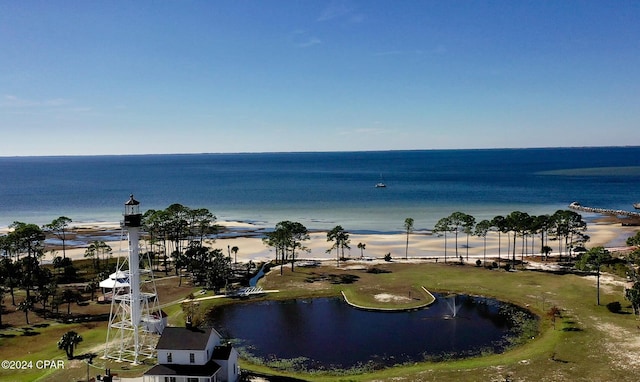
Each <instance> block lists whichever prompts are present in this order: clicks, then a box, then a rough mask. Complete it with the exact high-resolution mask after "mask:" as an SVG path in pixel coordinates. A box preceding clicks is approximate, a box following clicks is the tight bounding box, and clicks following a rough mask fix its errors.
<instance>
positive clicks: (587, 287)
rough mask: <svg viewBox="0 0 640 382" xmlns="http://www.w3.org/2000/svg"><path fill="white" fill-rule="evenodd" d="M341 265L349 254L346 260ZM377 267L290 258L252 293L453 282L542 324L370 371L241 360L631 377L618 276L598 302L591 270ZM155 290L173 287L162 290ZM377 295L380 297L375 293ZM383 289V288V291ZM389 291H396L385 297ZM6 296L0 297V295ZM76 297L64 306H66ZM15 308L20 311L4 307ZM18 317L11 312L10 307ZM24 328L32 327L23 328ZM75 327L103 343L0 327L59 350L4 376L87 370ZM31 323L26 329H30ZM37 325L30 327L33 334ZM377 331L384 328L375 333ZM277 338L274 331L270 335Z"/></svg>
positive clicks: (396, 371) (415, 372)
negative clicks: (483, 344)
mask: <svg viewBox="0 0 640 382" xmlns="http://www.w3.org/2000/svg"><path fill="white" fill-rule="evenodd" d="M346 264H347V265H348V264H349V263H346ZM375 267H376V268H377V269H376V271H375V272H367V271H366V270H365V269H355V268H352V269H348V268H349V267H345V268H341V269H337V268H335V267H334V266H321V267H315V268H296V269H295V271H294V272H291V269H290V268H289V267H286V268H285V269H284V270H283V275H280V271H279V269H274V270H273V271H272V272H270V273H269V274H268V275H267V276H266V277H265V278H264V279H262V280H261V281H260V286H261V287H262V288H264V289H265V290H271V289H277V290H279V291H280V292H278V293H272V294H268V295H267V296H264V297H259V298H255V299H257V300H258V299H266V298H269V299H289V298H297V297H320V296H339V295H340V294H341V292H344V293H345V295H346V296H347V297H348V298H349V300H350V301H352V302H354V303H357V304H359V305H366V306H371V307H375V308H387V307H396V308H398V307H399V308H407V307H411V304H416V305H422V304H424V303H426V302H428V300H429V298H430V297H429V295H428V294H426V293H425V292H424V291H423V290H422V287H425V288H427V289H428V290H430V291H433V292H459V293H467V294H473V295H483V296H487V297H494V298H497V299H500V300H503V301H508V302H512V303H515V304H517V305H520V306H523V307H527V308H528V309H530V310H531V311H532V312H533V313H535V314H537V315H538V316H540V317H541V320H540V333H539V335H537V336H536V337H535V338H534V339H531V340H530V341H528V342H527V343H526V344H524V345H522V346H519V347H517V348H514V349H511V350H509V351H507V352H506V353H503V354H498V355H489V356H483V357H476V358H470V359H464V360H457V361H449V362H436V363H433V362H431V363H429V362H423V363H416V364H411V365H403V366H397V367H393V368H389V369H385V370H381V371H377V372H375V373H369V374H352V375H341V376H332V375H312V374H311V375H310V374H304V375H296V374H295V373H290V372H288V371H286V370H273V369H266V368H265V367H263V366H259V365H252V364H249V363H247V362H246V361H245V362H242V364H241V366H242V367H243V368H245V369H250V370H254V371H257V372H263V373H267V374H274V375H275V374H280V375H289V376H292V377H298V378H300V379H303V380H318V381H332V380H333V381H370V380H377V381H392V380H393V381H443V380H450V381H479V380H483V381H485V380H486V381H505V380H513V381H611V380H616V381H635V380H637V375H638V372H640V339H638V334H640V331H639V329H638V327H639V326H638V321H637V319H636V317H634V316H633V315H632V314H629V313H630V308H628V303H627V301H625V300H624V297H623V286H622V285H621V284H607V283H603V285H602V287H601V304H602V305H600V306H597V305H596V289H595V279H593V278H587V277H581V276H578V275H573V274H551V273H544V272H535V271H518V272H505V271H502V270H499V271H498V270H493V271H492V270H487V269H483V268H477V267H474V266H472V265H465V266H460V265H452V264H447V265H445V264H433V263H430V264H410V263H384V264H378V265H375ZM163 283H164V284H163V288H162V289H160V297H161V302H162V303H164V302H170V301H171V302H175V301H178V300H180V298H179V296H186V295H188V294H189V293H191V292H193V291H194V289H193V288H189V287H187V286H183V287H181V288H177V285H178V279H176V278H173V279H167V280H165V281H163ZM163 290H164V291H166V293H170V295H171V296H172V297H170V298H165V299H163ZM381 296H382V297H385V298H381ZM390 296H391V298H389V297H390ZM393 296H397V297H398V298H393ZM233 301H235V300H231V299H210V300H203V301H200V302H199V305H198V309H200V310H201V311H202V312H204V311H206V310H208V309H210V308H212V307H216V306H220V305H223V304H228V303H233ZM611 302H620V303H621V304H622V306H623V310H622V312H621V313H612V312H610V311H609V310H608V309H607V307H606V305H607V304H608V303H611ZM554 305H555V306H557V307H559V308H560V309H561V312H562V315H561V317H559V318H557V319H556V320H555V327H554V323H553V322H552V320H551V318H549V317H547V315H546V312H547V311H548V310H549V309H550V307H551V306H554ZM5 306H6V301H5ZM74 309H77V307H72V310H74ZM165 311H166V312H167V313H168V314H169V317H170V322H172V323H173V324H176V325H177V324H183V317H182V311H181V308H180V306H179V305H177V304H174V305H171V306H167V307H165ZM12 314H21V313H19V312H18V313H12ZM18 317H19V316H18ZM25 329H30V330H25ZM68 330H75V331H77V332H78V333H79V334H80V335H82V336H83V338H84V341H83V342H82V343H80V345H79V347H78V349H77V350H76V352H75V353H76V354H77V355H80V354H83V353H87V352H92V351H95V349H96V348H100V345H102V344H103V342H104V339H105V336H106V323H105V322H95V323H83V324H61V323H53V322H52V323H48V322H47V323H38V324H37V325H32V327H25V326H20V325H13V326H11V327H9V328H5V329H2V330H0V335H1V336H0V358H2V359H13V360H34V361H35V360H41V359H63V360H64V361H65V370H63V371H62V372H60V371H57V372H47V371H43V370H28V371H20V372H18V371H8V370H0V380H2V381H5V380H7V381H14V380H15V381H32V380H38V378H39V380H41V381H58V380H69V381H71V380H76V379H82V378H86V364H85V363H83V361H80V360H73V361H67V360H66V357H65V356H64V352H63V351H61V350H58V349H57V346H56V343H57V341H58V339H59V338H60V336H62V334H64V333H65V332H66V331H68ZM30 332H31V333H30ZM33 333H37V334H33ZM381 335H385V334H384V333H381ZM274 340H277V339H274ZM105 362H106V361H104V360H100V359H94V364H95V366H92V369H91V375H92V376H95V375H96V374H102V373H104V370H103V368H104V367H111V368H112V370H113V371H114V373H118V374H119V375H121V376H127V375H131V376H135V375H141V374H142V372H143V370H144V369H146V368H147V367H148V366H144V365H142V366H138V367H135V368H134V367H132V366H131V365H129V364H124V363H120V364H118V363H105Z"/></svg>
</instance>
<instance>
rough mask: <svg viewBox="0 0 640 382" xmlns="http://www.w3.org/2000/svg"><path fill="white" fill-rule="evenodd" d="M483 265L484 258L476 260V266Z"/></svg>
mask: <svg viewBox="0 0 640 382" xmlns="http://www.w3.org/2000/svg"><path fill="white" fill-rule="evenodd" d="M481 265H482V260H480V259H478V260H476V267H479V266H481Z"/></svg>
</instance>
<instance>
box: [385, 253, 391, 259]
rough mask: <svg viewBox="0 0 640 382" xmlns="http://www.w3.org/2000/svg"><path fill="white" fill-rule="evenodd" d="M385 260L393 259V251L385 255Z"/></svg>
mask: <svg viewBox="0 0 640 382" xmlns="http://www.w3.org/2000/svg"><path fill="white" fill-rule="evenodd" d="M384 261H391V252H389V253H387V254H386V255H384Z"/></svg>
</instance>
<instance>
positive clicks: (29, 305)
mask: <svg viewBox="0 0 640 382" xmlns="http://www.w3.org/2000/svg"><path fill="white" fill-rule="evenodd" d="M17 309H18V310H19V311H21V312H24V319H25V320H26V321H27V325H29V311H30V310H33V301H32V300H31V298H25V299H24V300H23V301H22V302H21V303H19V304H18V308H17Z"/></svg>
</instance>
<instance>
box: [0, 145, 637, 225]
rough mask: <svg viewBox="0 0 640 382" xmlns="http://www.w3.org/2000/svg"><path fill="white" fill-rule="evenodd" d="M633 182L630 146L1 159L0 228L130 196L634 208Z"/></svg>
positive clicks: (302, 212)
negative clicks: (381, 185) (383, 185)
mask: <svg viewBox="0 0 640 382" xmlns="http://www.w3.org/2000/svg"><path fill="white" fill-rule="evenodd" d="M381 179H382V180H383V181H384V182H385V183H386V185H387V187H386V188H375V187H374V185H375V184H376V183H377V182H379V181H380V180H381ZM639 190H640V147H599V148H544V149H494V150H424V151H380V152H319V153H255V154H189V155H186V154H185V155H138V156H82V157H0V227H6V226H7V225H8V224H10V223H11V222H13V221H23V222H28V223H36V224H44V223H48V222H50V221H51V220H52V219H54V218H56V217H58V216H61V215H65V216H68V217H70V218H71V219H73V221H74V222H102V221H104V222H118V221H119V220H121V218H122V211H123V209H124V202H125V201H127V200H128V197H129V194H132V193H133V194H134V195H135V198H136V199H137V200H139V201H140V202H141V210H142V211H145V210H147V209H164V208H166V207H168V206H169V205H171V204H173V203H180V204H183V205H185V206H188V207H191V208H208V209H209V210H210V211H211V212H212V213H214V214H215V215H216V216H217V218H218V220H238V221H249V222H254V223H256V224H258V225H261V226H266V227H269V226H273V225H275V223H277V222H278V221H280V220H285V219H286V220H295V221H299V222H301V223H303V224H305V225H306V226H307V228H310V229H326V228H331V227H333V226H335V225H337V224H340V225H342V226H343V227H344V228H345V229H347V230H349V231H351V232H356V231H360V232H371V231H373V232H396V231H401V230H402V225H403V222H404V219H405V218H407V217H412V218H413V219H414V220H415V228H416V229H429V228H432V227H433V225H434V223H435V222H436V221H437V220H438V219H440V218H442V217H444V216H447V215H449V214H450V213H451V212H454V211H462V212H466V213H468V214H471V215H474V216H475V217H476V219H478V220H480V219H484V218H491V217H493V216H495V215H498V214H503V215H504V214H508V213H509V212H511V211H514V210H521V211H525V212H528V213H530V214H542V213H549V214H551V213H553V212H555V211H556V210H557V209H564V208H566V207H567V206H568V204H569V203H571V202H573V201H578V202H580V203H581V204H583V205H588V206H595V207H601V208H612V209H625V210H633V206H632V204H633V203H635V202H639V201H640V195H639V193H640V191H639Z"/></svg>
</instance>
